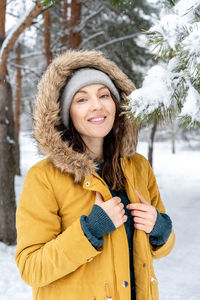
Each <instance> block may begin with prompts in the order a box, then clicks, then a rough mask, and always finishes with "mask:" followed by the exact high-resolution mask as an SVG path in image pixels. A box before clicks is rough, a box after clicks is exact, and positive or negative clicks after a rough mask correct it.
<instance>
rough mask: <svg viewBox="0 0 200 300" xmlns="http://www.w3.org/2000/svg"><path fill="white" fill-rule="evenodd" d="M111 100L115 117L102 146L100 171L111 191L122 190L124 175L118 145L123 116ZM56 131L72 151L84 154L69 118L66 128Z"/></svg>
mask: <svg viewBox="0 0 200 300" xmlns="http://www.w3.org/2000/svg"><path fill="white" fill-rule="evenodd" d="M112 98H113V100H114V102H115V105H116V115H115V121H114V124H113V128H112V129H111V131H110V132H109V133H108V134H107V136H105V138H104V144H103V156H104V165H103V169H102V177H103V179H105V180H106V181H107V183H108V184H109V185H110V186H111V187H112V189H113V190H123V189H124V174H123V171H122V168H121V164H120V143H121V140H122V137H123V134H124V123H125V122H124V118H125V116H124V115H121V116H120V113H121V112H122V109H121V106H120V103H119V101H117V100H116V99H115V97H114V96H113V95H112ZM58 130H62V139H63V140H64V141H68V142H69V145H70V146H72V148H73V150H74V151H77V152H79V153H84V152H85V151H86V149H87V146H86V144H85V143H84V141H83V139H82V138H81V136H80V134H79V132H78V131H77V130H76V128H75V127H74V125H73V122H72V120H71V117H69V126H68V128H66V127H64V125H63V126H61V127H60V126H59V128H58Z"/></svg>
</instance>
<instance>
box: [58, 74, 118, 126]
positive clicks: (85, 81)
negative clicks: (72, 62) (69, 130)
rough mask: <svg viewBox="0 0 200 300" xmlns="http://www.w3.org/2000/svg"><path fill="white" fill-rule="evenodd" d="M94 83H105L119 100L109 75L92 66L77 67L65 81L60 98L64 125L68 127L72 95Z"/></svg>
mask: <svg viewBox="0 0 200 300" xmlns="http://www.w3.org/2000/svg"><path fill="white" fill-rule="evenodd" d="M95 83H100V84H103V85H105V86H106V87H107V88H108V89H109V90H110V92H111V93H112V94H113V95H114V96H115V98H116V99H117V100H118V101H120V96H119V92H118V90H117V88H116V87H115V85H114V83H113V82H112V80H111V79H110V77H109V76H108V75H107V74H106V73H104V72H102V71H99V70H96V69H93V68H82V69H79V70H77V71H75V72H74V73H73V74H72V77H71V78H70V79H69V81H68V82H67V84H66V87H65V89H64V92H63V95H62V99H61V103H62V104H61V105H62V108H61V114H62V120H63V123H64V125H65V126H66V127H68V123H69V109H70V105H71V102H72V98H73V97H74V95H75V94H76V92H78V90H79V89H81V88H82V87H84V86H86V85H89V84H95Z"/></svg>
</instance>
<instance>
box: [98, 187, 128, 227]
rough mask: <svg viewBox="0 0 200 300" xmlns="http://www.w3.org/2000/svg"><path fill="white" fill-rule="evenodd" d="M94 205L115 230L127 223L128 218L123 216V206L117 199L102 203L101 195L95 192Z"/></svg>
mask: <svg viewBox="0 0 200 300" xmlns="http://www.w3.org/2000/svg"><path fill="white" fill-rule="evenodd" d="M95 204H96V205H99V206H100V207H101V208H102V209H103V210H104V211H105V212H106V213H107V215H108V216H109V218H110V219H111V220H112V222H113V224H114V225H115V227H116V228H117V227H119V226H121V225H122V224H123V223H125V222H126V221H127V218H128V217H127V216H126V215H125V210H124V204H123V203H121V199H120V198H119V197H113V198H111V199H110V200H107V201H103V198H102V196H101V194H100V193H99V192H96V200H95Z"/></svg>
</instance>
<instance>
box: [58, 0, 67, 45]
mask: <svg viewBox="0 0 200 300" xmlns="http://www.w3.org/2000/svg"><path fill="white" fill-rule="evenodd" d="M68 9H69V4H68V1H67V0H61V22H60V26H61V30H62V33H61V34H62V35H61V38H60V43H61V49H66V48H67V33H66V30H67V27H68V15H67V13H68Z"/></svg>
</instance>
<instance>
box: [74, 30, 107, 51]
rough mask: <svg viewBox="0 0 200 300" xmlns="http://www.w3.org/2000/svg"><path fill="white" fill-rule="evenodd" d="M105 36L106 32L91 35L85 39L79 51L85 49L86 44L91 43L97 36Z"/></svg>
mask: <svg viewBox="0 0 200 300" xmlns="http://www.w3.org/2000/svg"><path fill="white" fill-rule="evenodd" d="M103 34H105V32H104V31H100V32H97V33H95V34H92V35H90V36H89V37H88V38H87V39H85V40H84V41H83V42H82V43H81V45H80V46H79V49H83V48H84V45H85V44H87V43H88V42H89V41H91V40H93V39H95V38H96V37H97V36H100V35H103Z"/></svg>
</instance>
